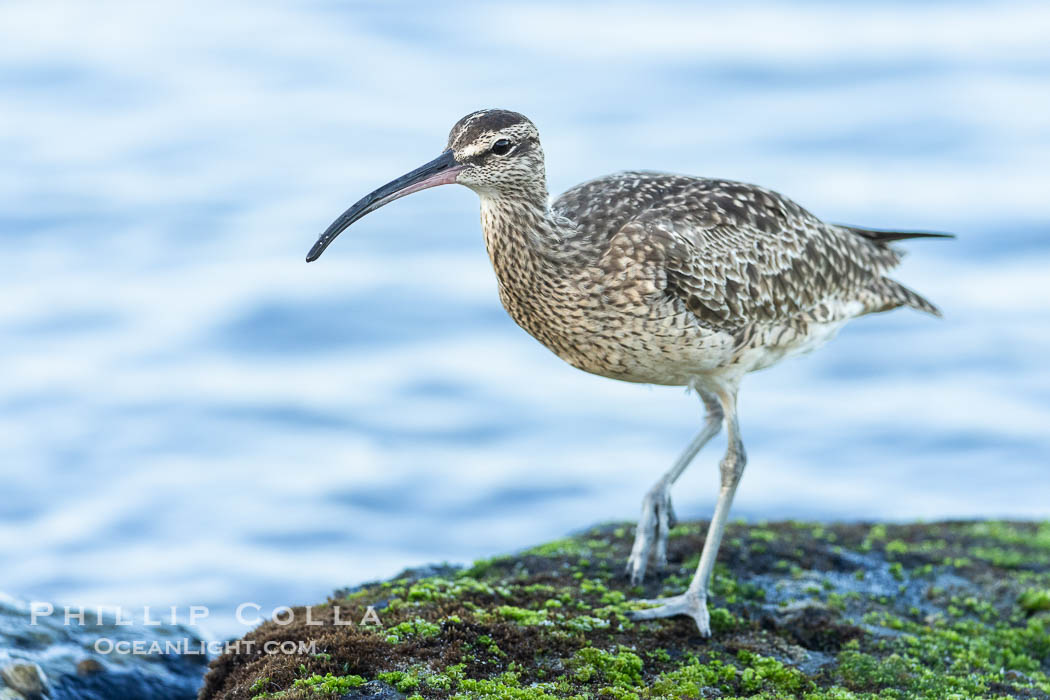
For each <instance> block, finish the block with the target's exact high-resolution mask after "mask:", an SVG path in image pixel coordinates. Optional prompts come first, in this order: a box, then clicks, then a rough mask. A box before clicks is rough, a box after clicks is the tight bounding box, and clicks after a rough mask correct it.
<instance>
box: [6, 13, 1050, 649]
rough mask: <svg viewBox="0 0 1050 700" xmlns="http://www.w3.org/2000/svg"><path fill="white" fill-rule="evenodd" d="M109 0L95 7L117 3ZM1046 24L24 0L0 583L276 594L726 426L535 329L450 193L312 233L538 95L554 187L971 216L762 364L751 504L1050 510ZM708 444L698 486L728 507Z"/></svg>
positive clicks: (437, 545) (542, 509)
mask: <svg viewBox="0 0 1050 700" xmlns="http://www.w3.org/2000/svg"><path fill="white" fill-rule="evenodd" d="M99 8H102V9H99ZM1048 35H1050V7H1048V6H1047V5H1046V4H1045V3H1044V4H1039V3H1036V4H1030V5H1025V4H1009V3H1006V4H1003V3H997V4H984V3H979V2H967V3H957V2H950V3H949V2H945V3H937V2H928V3H921V4H914V3H898V4H884V3H852V4H848V5H839V4H832V3H820V2H805V3H797V4H794V5H788V4H775V5H773V4H770V5H763V4H746V3H738V4H734V5H732V6H730V7H721V8H715V7H704V6H702V5H697V4H682V5H677V4H673V3H663V4H652V3H650V4H647V6H646V9H645V11H644V12H643V11H641V10H639V9H637V8H634V7H632V6H631V5H628V4H623V5H608V4H605V3H602V4H589V3H583V4H576V5H568V4H566V3H549V4H535V5H531V6H528V7H526V6H525V5H523V4H514V5H499V4H494V3H480V2H479V3H466V2H465V3H457V4H455V5H451V4H450V5H445V6H442V4H438V3H384V4H379V5H376V6H371V7H369V6H363V5H355V4H343V3H332V2H315V3H300V4H290V5H278V4H263V3H248V2H243V3H242V2H230V3H204V2H185V3H171V4H169V5H167V6H160V5H157V4H155V3H133V2H112V3H107V4H105V5H103V6H96V5H94V4H90V3H69V4H66V5H62V4H56V3H46V2H45V3H39V2H15V3H5V4H3V5H2V6H0V153H2V154H3V155H2V157H0V291H2V298H3V303H2V304H0V337H2V338H3V342H2V343H0V367H2V370H0V371H2V378H3V380H2V382H0V490H2V494H3V497H2V498H0V589H3V590H6V591H8V592H10V593H15V594H18V595H21V596H24V597H37V598H45V599H54V600H59V601H63V602H73V603H90V604H99V603H107V604H110V603H121V604H124V605H129V606H139V605H144V604H154V605H173V604H178V605H189V604H207V605H211V606H213V608H214V609H215V613H214V615H213V618H212V620H211V621H210V624H211V626H212V630H213V632H214V633H216V634H229V633H233V632H236V631H237V630H238V629H239V628H238V627H237V625H236V624H234V623H233V621H232V618H231V616H230V615H229V610H230V609H232V607H233V606H235V605H236V604H237V603H238V602H242V601H255V602H258V603H259V604H261V605H263V606H264V610H265V608H266V607H267V606H269V607H271V608H272V606H274V605H277V604H282V603H295V602H307V601H312V600H316V599H318V598H319V597H321V596H323V595H324V594H325V593H326V592H328V591H330V590H331V589H332V588H334V587H336V586H338V585H343V584H347V583H354V582H359V581H362V580H365V579H369V578H376V577H381V576H387V575H390V574H392V573H394V572H395V571H396V570H398V569H400V568H402V567H405V566H408V565H414V564H419V563H422V562H428V561H437V560H444V559H447V560H451V561H466V560H470V559H473V558H477V557H481V556H486V555H491V554H494V553H497V552H502V551H507V550H512V549H515V548H520V547H523V546H526V545H529V544H531V543H535V542H539V541H542V540H545V539H548V538H551V537H555V536H557V535H560V534H562V533H565V532H567V531H570V530H573V529H575V528H580V527H583V526H586V525H589V524H591V523H593V522H595V521H599V520H609V519H627V518H634V517H636V515H637V507H638V503H639V500H640V497H641V495H642V493H643V492H644V490H645V488H647V487H648V485H649V484H650V483H651V482H652V481H653V480H654V479H655V478H656V477H657V475H658V474H659V473H660V472H661V471H662V470H663V469H665V468H666V467H667V466H668V465H669V464H670V462H671V460H672V459H673V458H674V456H675V454H676V452H677V450H678V449H680V448H681V447H683V446H684V445H685V444H686V443H687V442H688V441H689V438H690V437H691V435H692V433H693V431H694V430H696V429H697V428H698V427H699V424H700V411H699V403H698V402H697V401H696V399H695V397H691V396H688V395H686V394H685V393H684V392H683V391H682V390H680V389H674V388H670V389H669V388H649V387H644V386H635V385H629V384H621V383H617V382H613V381H610V380H606V379H602V378H598V377H593V376H589V375H585V374H583V373H580V372H578V371H576V370H574V369H572V368H570V367H569V366H567V365H564V364H562V363H561V361H559V360H558V359H557V358H555V357H554V356H553V355H551V354H550V353H548V351H546V350H545V349H544V348H543V347H541V346H540V345H538V344H537V343H536V342H534V341H533V340H532V339H531V338H529V337H528V336H527V335H526V334H525V333H524V332H523V331H521V330H519V329H518V328H517V327H516V326H515V325H514V324H513V322H511V321H510V320H509V318H507V317H506V316H505V314H504V313H503V311H502V309H501V308H500V306H499V302H498V299H497V296H496V290H495V281H494V279H493V275H492V272H491V270H490V267H489V264H488V260H487V258H486V256H485V252H484V249H483V246H482V242H481V236H480V231H479V225H478V205H477V201H476V197H475V195H474V194H473V193H471V192H469V191H468V190H466V189H463V188H442V189H438V190H431V191H428V192H425V193H421V194H418V195H415V196H413V197H411V198H409V199H406V200H403V201H400V202H398V203H397V204H395V205H393V206H390V207H388V208H386V209H384V210H383V211H382V212H381V213H378V214H374V215H372V216H370V217H368V218H367V219H365V220H363V221H362V222H361V223H359V224H358V225H356V226H355V227H354V229H353V230H352V231H351V232H350V233H348V234H344V236H343V237H341V238H340V239H339V240H338V241H337V243H336V244H335V245H333V246H332V248H331V249H330V250H329V252H328V253H327V254H326V255H325V257H324V258H323V259H322V260H321V261H319V262H318V263H315V264H312V265H309V266H308V265H306V264H305V263H304V262H303V256H304V255H305V253H306V250H307V249H308V248H309V246H310V245H311V243H312V242H313V240H314V238H315V236H316V235H317V233H318V232H319V231H321V230H322V229H323V228H324V227H325V226H326V225H327V224H328V223H329V222H330V221H331V220H332V219H333V218H334V217H335V216H336V215H337V214H339V213H340V212H341V211H342V210H343V209H344V208H345V207H346V206H347V205H348V204H349V203H351V202H352V201H353V200H354V199H356V198H357V197H358V196H360V195H362V194H364V193H365V192H367V191H368V190H370V189H372V188H373V187H374V186H376V185H378V184H381V183H382V182H385V181H387V180H388V179H390V178H392V177H394V176H396V175H399V174H400V173H402V172H404V171H406V170H408V169H410V168H413V167H415V166H416V165H418V164H420V163H422V162H423V161H425V160H429V159H430V158H432V157H433V156H435V155H436V154H437V153H438V152H439V151H440V150H441V148H442V147H443V145H444V140H445V137H446V134H447V130H448V128H449V127H450V126H451V124H452V123H453V122H454V121H455V120H456V119H457V118H458V117H460V116H461V115H462V114H465V113H466V112H469V111H472V110H474V109H476V108H479V107H485V106H502V107H507V108H511V109H516V110H519V111H522V112H524V113H526V114H528V115H529V116H530V117H532V118H533V119H534V121H535V122H536V123H537V125H538V126H539V128H540V130H541V133H542V134H543V136H544V146H545V150H546V152H547V155H548V166H549V167H548V178H549V181H550V184H551V190H552V192H559V191H561V190H563V189H565V188H567V187H569V186H571V185H573V184H575V183H576V182H579V181H580V180H583V179H586V178H589V177H593V176H596V175H599V174H603V173H606V172H609V171H614V170H618V169H625V168H650V169H662V170H670V171H680V172H689V173H695V174H702V175H712V176H720V177H728V178H734V179H740V180H746V181H752V182H760V183H762V184H764V185H767V186H770V187H773V188H775V189H777V190H779V191H781V192H783V193H785V194H787V195H788V196H790V197H792V198H794V199H796V200H797V201H799V202H800V203H801V204H803V205H804V206H806V207H807V208H809V209H810V210H812V211H813V212H815V213H816V214H818V215H819V216H822V217H825V218H828V219H830V220H834V221H846V222H851V223H857V224H863V225H868V226H873V227H904V228H920V229H922V228H925V229H934V230H948V231H954V232H956V233H958V234H959V238H958V240H956V241H954V242H942V241H919V242H915V243H913V244H910V245H909V246H908V248H909V250H910V251H911V254H910V255H909V257H908V258H907V260H906V261H905V263H904V265H903V266H902V268H901V270H900V272H899V274H898V275H897V276H898V278H899V279H901V280H902V281H903V282H905V283H906V284H908V285H910V286H913V287H915V288H916V289H918V290H920V291H922V292H923V293H924V294H926V295H927V296H929V297H930V298H931V299H933V300H934V301H935V302H937V303H938V304H939V305H940V306H941V307H942V308H943V309H944V312H945V318H944V319H943V320H941V321H937V320H933V319H930V318H926V317H923V316H921V315H919V314H916V313H912V312H908V311H900V312H897V313H893V314H887V315H882V316H877V317H871V318H867V319H862V320H859V321H857V322H854V323H853V324H852V325H850V326H849V327H847V328H846V329H845V330H844V331H843V332H842V333H841V335H840V337H839V338H838V339H837V340H836V341H834V342H833V343H832V344H830V345H829V346H828V347H826V348H825V349H823V350H822V351H821V352H820V353H818V354H815V355H812V356H808V357H805V358H801V359H797V360H794V361H790V362H787V363H785V364H783V365H781V366H779V367H777V368H775V369H773V370H769V371H766V372H763V373H761V374H757V375H755V376H753V377H751V378H750V379H749V380H748V381H747V382H746V383H745V385H744V388H743V392H742V398H741V421H742V428H743V431H744V436H745V439H746V442H747V445H748V452H749V455H750V463H749V466H748V473H747V474H746V475H745V478H744V481H743V485H742V487H741V489H740V492H739V496H738V501H737V504H736V512H737V513H739V514H741V515H744V516H747V517H752V518H763V517H769V518H773V517H785V516H797V517H819V518H845V519H857V518H876V517H877V518H942V517H955V516H1010V517H1039V516H1041V517H1046V516H1047V515H1048V507H1047V502H1048V498H1050V483H1048V481H1050V480H1048V478H1047V464H1048V462H1050V431H1048V428H1047V426H1048V425H1050V374H1048V371H1047V369H1046V357H1047V351H1048V350H1050V308H1048V302H1047V298H1048V292H1050V281H1048V279H1050V278H1048V272H1047V270H1048V269H1050V243H1048V241H1050V208H1048V206H1050V205H1048V203H1047V193H1048V192H1050V169H1048V168H1047V167H1046V166H1047V163H1050V117H1048V116H1047V115H1050V44H1048V43H1047V41H1046V36H1048ZM720 449H721V446H720V445H714V446H712V447H711V448H709V450H708V451H706V452H705V453H703V454H702V455H701V457H700V458H699V459H698V461H697V463H696V464H695V465H694V467H693V468H692V469H691V470H690V471H689V472H687V473H686V475H685V476H684V477H683V478H682V479H681V480H680V482H679V484H678V486H677V487H676V490H675V496H676V499H677V505H678V510H679V511H680V513H682V514H684V515H686V516H691V517H703V516H706V515H707V513H708V512H709V509H710V507H711V505H712V504H713V500H714V496H715V490H716V484H717V469H716V467H715V464H716V462H717V459H718V456H719V450H720Z"/></svg>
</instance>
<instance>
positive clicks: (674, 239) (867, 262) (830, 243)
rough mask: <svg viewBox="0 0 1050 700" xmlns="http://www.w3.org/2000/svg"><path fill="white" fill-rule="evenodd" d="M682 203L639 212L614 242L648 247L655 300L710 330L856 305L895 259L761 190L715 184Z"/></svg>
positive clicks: (884, 248)
mask: <svg viewBox="0 0 1050 700" xmlns="http://www.w3.org/2000/svg"><path fill="white" fill-rule="evenodd" d="M684 197H685V201H682V202H677V201H672V202H667V203H661V204H662V205H663V206H657V207H654V208H652V209H649V210H647V211H645V212H644V213H642V214H640V215H639V216H637V217H636V218H634V219H633V220H631V221H629V222H628V223H627V224H625V225H624V227H623V228H622V229H621V230H620V234H622V235H626V236H629V237H631V238H635V237H637V236H640V235H641V236H644V237H645V238H647V239H648V240H649V241H650V242H651V244H652V245H653V246H654V247H655V248H656V249H657V250H658V251H659V255H661V256H662V257H663V261H662V263H663V268H664V271H665V279H664V280H662V282H663V284H664V289H663V291H664V293H667V294H670V295H677V296H678V297H679V298H680V299H681V300H682V302H683V303H684V304H685V306H686V308H688V309H689V310H690V311H691V312H692V313H693V314H695V315H696V316H697V318H698V319H699V321H700V322H701V323H703V324H704V325H707V326H709V327H712V328H717V329H720V330H726V331H729V332H735V331H737V330H739V329H740V328H743V327H744V326H746V325H748V324H750V323H762V322H778V321H788V320H790V319H793V318H798V317H800V316H802V315H804V314H806V313H808V312H812V311H814V310H816V309H818V307H820V306H822V305H827V304H829V303H833V302H849V301H851V300H854V299H856V300H858V301H863V300H865V299H867V298H870V297H871V290H873V289H874V288H876V287H878V286H879V284H880V283H881V280H882V273H884V272H885V271H887V270H889V269H890V268H892V267H894V266H895V265H896V264H897V263H898V262H899V260H900V254H899V253H898V252H897V251H895V250H893V249H891V248H889V247H887V246H885V245H880V244H878V243H874V242H872V241H870V240H868V239H865V238H863V237H861V236H858V235H856V234H854V233H852V232H850V231H848V230H846V229H843V228H841V227H838V226H835V225H832V224H825V223H823V222H821V221H820V220H819V219H817V218H816V217H814V216H813V215H811V214H809V213H808V212H806V211H805V210H804V209H802V208H801V207H799V206H798V205H796V204H794V203H793V202H791V201H790V200H787V199H785V198H783V197H781V196H780V195H778V194H776V193H775V192H771V191H769V190H764V189H762V188H758V187H754V186H751V185H742V184H740V183H724V184H723V186H722V187H718V188H710V189H698V190H697V191H695V192H692V193H689V194H685V195H684Z"/></svg>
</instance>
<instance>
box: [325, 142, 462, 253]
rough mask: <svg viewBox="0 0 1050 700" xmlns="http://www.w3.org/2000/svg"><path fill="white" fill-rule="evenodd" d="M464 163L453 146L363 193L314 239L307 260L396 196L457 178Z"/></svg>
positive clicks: (448, 182)
mask: <svg viewBox="0 0 1050 700" xmlns="http://www.w3.org/2000/svg"><path fill="white" fill-rule="evenodd" d="M463 168H464V166H463V165H461V164H460V163H458V162H456V158H455V156H453V154H452V151H451V149H450V150H447V151H445V152H444V153H442V154H441V155H439V156H438V157H437V158H435V159H434V160H432V161H430V162H429V163H426V164H424V165H421V166H419V167H418V168H416V169H415V170H413V171H412V172H410V173H405V174H404V175H402V176H401V177H399V178H397V179H396V180H393V181H391V182H388V183H386V184H385V185H383V186H382V187H380V188H379V189H377V190H375V191H374V192H371V193H370V194H367V195H365V196H364V197H362V198H361V199H360V200H358V202H357V203H356V204H354V206H352V207H350V208H349V209H347V210H346V211H345V212H343V214H342V216H340V217H339V218H338V219H336V220H335V221H333V222H332V225H331V226H329V227H328V229H327V230H325V232H324V233H322V234H321V237H320V238H318V239H317V243H314V247H313V248H311V249H310V252H309V253H308V254H307V255H306V262H313V261H314V260H317V258H319V257H321V253H323V252H324V250H325V248H327V247H328V245H329V244H330V243H331V242H332V241H334V240H335V237H336V236H338V235H339V234H340V233H342V232H343V231H345V230H346V229H347V228H349V227H350V224H352V223H354V222H355V221H357V220H358V219H360V218H361V217H363V216H364V215H365V214H369V213H371V212H374V211H375V210H376V209H378V208H379V207H381V206H383V205H385V204H390V202H393V201H394V200H395V199H400V198H401V197H404V196H405V195H408V194H412V193H413V192H419V191H420V190H425V189H427V188H428V187H437V186H438V185H449V184H452V183H453V182H455V181H456V176H457V175H458V174H459V172H460V171H461V170H463Z"/></svg>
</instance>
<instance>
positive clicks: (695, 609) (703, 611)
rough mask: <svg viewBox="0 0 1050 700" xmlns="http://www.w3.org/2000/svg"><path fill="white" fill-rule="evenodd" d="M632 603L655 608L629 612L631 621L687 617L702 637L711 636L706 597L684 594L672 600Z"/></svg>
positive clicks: (658, 599) (673, 597)
mask: <svg viewBox="0 0 1050 700" xmlns="http://www.w3.org/2000/svg"><path fill="white" fill-rule="evenodd" d="M632 602H633V603H635V604H638V605H653V606H655V607H651V608H643V609H641V610H631V611H628V612H627V617H628V619H630V620H634V621H636V622H639V621H642V620H658V619H661V618H665V617H676V616H678V615H687V616H689V617H691V618H693V621H694V622H695V623H696V628H697V631H698V632H699V633H700V636H701V637H710V636H711V617H710V615H709V614H708V612H707V599H706V596H697V595H692V594H689V593H683V594H682V595H676V596H672V597H670V598H657V599H655V600H635V601H632Z"/></svg>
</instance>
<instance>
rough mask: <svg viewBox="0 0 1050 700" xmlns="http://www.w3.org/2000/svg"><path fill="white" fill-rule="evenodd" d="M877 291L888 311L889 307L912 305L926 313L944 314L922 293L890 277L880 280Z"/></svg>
mask: <svg viewBox="0 0 1050 700" xmlns="http://www.w3.org/2000/svg"><path fill="white" fill-rule="evenodd" d="M877 292H878V294H879V296H880V297H882V298H883V299H884V300H885V302H886V306H885V307H884V310H887V311H888V310H889V309H895V308H897V307H898V306H910V307H911V308H913V309H917V310H918V311H925V312H926V313H928V314H930V315H932V316H936V317H938V318H940V317H941V316H942V314H941V310H940V309H938V308H937V307H936V306H934V305H933V304H932V303H931V302H930V301H929V300H927V299H926V298H925V297H923V296H922V295H921V294H919V293H918V292H913V291H912V290H910V289H908V288H907V287H905V286H904V285H903V284H901V283H900V282H897V281H896V280H891V279H889V278H888V277H883V278H882V279H881V280H879V285H878V289H877Z"/></svg>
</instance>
